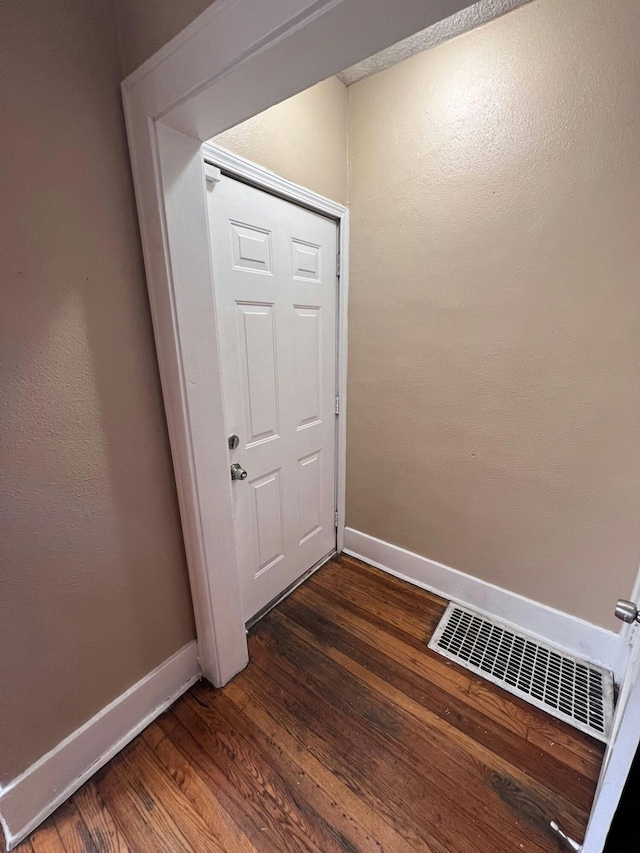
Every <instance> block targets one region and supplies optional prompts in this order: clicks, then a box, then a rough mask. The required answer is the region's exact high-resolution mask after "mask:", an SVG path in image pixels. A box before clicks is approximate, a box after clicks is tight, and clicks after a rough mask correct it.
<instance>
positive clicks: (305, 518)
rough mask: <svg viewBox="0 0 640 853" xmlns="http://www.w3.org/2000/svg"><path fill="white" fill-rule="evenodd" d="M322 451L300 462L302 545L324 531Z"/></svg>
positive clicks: (311, 454)
mask: <svg viewBox="0 0 640 853" xmlns="http://www.w3.org/2000/svg"><path fill="white" fill-rule="evenodd" d="M321 460H322V451H321V450H318V451H316V452H315V453H310V454H309V455H308V456H305V457H303V458H302V459H300V460H298V464H299V470H298V475H299V500H300V503H299V506H300V544H301V545H302V544H303V543H304V542H306V541H307V540H309V539H311V537H312V536H314V535H315V534H316V533H319V532H320V530H322V464H321Z"/></svg>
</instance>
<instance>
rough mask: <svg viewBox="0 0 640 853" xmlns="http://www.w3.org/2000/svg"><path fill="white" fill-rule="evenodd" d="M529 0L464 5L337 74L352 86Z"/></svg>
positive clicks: (504, 0)
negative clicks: (452, 13) (462, 7)
mask: <svg viewBox="0 0 640 853" xmlns="http://www.w3.org/2000/svg"><path fill="white" fill-rule="evenodd" d="M529 2H531V0H479V2H478V3H474V5H473V6H468V7H467V8H465V9H461V11H459V12H456V13H455V15H451V17H449V18H445V19H444V20H443V21H438V22H437V23H436V24H433V25H432V26H430V27H427V29H426V30H421V31H420V32H418V33H414V34H413V35H412V36H409V38H406V39H403V40H402V41H399V42H398V43H397V44H392V45H391V47H387V48H385V49H384V50H381V51H380V53H376V54H374V55H373V56H370V57H369V58H368V59H363V60H362V62H358V63H357V64H356V65H352V66H351V68H347V69H345V70H344V71H341V72H340V74H338V75H337V76H338V78H339V79H340V80H341V81H342V82H343V83H344V85H345V86H352V85H353V84H354V83H357V82H358V81H359V80H363V79H364V78H365V77H371V75H372V74H377V73H378V72H379V71H384V70H385V69H387V68H390V67H391V66H392V65H396V64H397V63H398V62H402V61H403V60H404V59H408V58H409V57H410V56H413V55H414V54H416V53H421V52H422V51H423V50H428V49H429V48H430V47H435V45H437V44H441V43H442V42H443V41H447V40H448V39H451V38H453V37H454V36H458V35H461V33H466V32H468V31H469V30H472V29H474V28H475V27H479V26H481V25H482V24H486V23H487V22H488V21H492V20H493V19H494V18H499V17H500V16H501V15H504V14H506V13H507V12H511V11H512V10H513V9H516V8H517V7H518V6H523V5H524V4H525V3H529Z"/></svg>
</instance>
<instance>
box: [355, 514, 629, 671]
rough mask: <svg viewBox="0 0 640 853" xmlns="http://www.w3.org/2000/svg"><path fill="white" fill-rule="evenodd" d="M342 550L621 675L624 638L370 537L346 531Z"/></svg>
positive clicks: (624, 663) (623, 665)
mask: <svg viewBox="0 0 640 853" xmlns="http://www.w3.org/2000/svg"><path fill="white" fill-rule="evenodd" d="M344 551H345V553H346V554H350V555H351V556H352V557H356V558H357V559H359V560H363V561H364V562H365V563H369V564H370V565H372V566H375V567H376V568H378V569H382V571H385V572H388V573H389V574H391V575H394V576H395V577H397V578H400V579H401V580H405V581H408V582H409V583H412V584H415V585H416V586H419V587H421V588H422V589H426V590H429V592H433V593H435V594H436V595H439V596H441V597H442V598H446V599H447V600H449V601H455V602H456V603H458V604H466V605H468V606H469V607H473V608H475V609H476V610H480V611H482V612H483V613H487V614H489V615H490V616H494V617H495V618H496V619H499V620H500V621H501V622H507V623H508V624H510V625H512V626H513V627H514V628H516V629H517V628H520V629H521V630H523V631H526V632H527V633H530V634H534V635H535V636H536V637H538V639H540V640H543V641H545V642H547V643H550V644H551V645H554V646H557V647H559V648H560V649H564V650H565V651H567V652H569V653H570V654H572V655H574V656H575V657H580V658H583V659H585V660H587V661H589V662H591V663H597V664H600V665H601V666H604V667H605V668H606V669H610V670H611V671H612V672H613V674H614V678H615V680H616V682H619V681H620V680H621V678H622V675H623V674H624V667H625V666H626V655H625V650H624V645H625V644H624V637H623V635H620V634H615V633H614V632H613V631H607V630H606V629H605V628H601V627H599V626H598V625H592V624H591V623H590V622H585V621H584V620H583V619H579V618H578V617H577V616H571V615H570V614H568V613H563V612H562V611H560V610H555V609H554V608H553V607H549V606H547V605H546V604H540V602H538V601H533V600H532V599H530V598H525V597H524V596H522V595H518V594H517V593H515V592H509V591H508V590H506V589H502V588H501V587H499V586H494V585H493V584H491V583H487V582H486V581H483V580H480V579H479V578H474V577H472V576H471V575H467V574H465V573H464V572H460V571H458V570H457V569H452V568H451V567H450V566H444V565H443V564H442V563H436V562H435V561H434V560H428V559H427V558H426V557H420V556H419V555H418V554H414V553H412V552H411V551H405V550H404V548H398V546H397V545H391V544H390V543H389V542H383V541H382V540H381V539H376V538H375V537H374V536H369V535H368V534H366V533H360V532H359V531H358V530H353V529H352V528H350V527H347V528H345V538H344Z"/></svg>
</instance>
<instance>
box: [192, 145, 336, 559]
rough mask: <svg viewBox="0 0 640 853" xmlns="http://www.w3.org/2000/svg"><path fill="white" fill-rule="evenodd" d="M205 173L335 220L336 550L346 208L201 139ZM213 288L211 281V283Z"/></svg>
mask: <svg viewBox="0 0 640 853" xmlns="http://www.w3.org/2000/svg"><path fill="white" fill-rule="evenodd" d="M202 154H203V157H204V161H205V172H206V173H207V180H209V177H208V170H209V169H212V168H215V169H216V170H220V169H222V170H223V171H225V172H227V173H228V174H229V175H232V176H234V177H236V178H240V179H242V180H243V181H246V182H247V183H249V184H252V185H253V186H255V187H257V188H258V189H261V190H265V191H266V192H270V193H273V194H274V195H277V196H279V197H280V198H284V199H286V200H287V201H291V202H293V203H294V204H299V205H302V206H303V207H306V208H309V210H313V211H315V212H316V213H321V214H322V215H323V216H328V217H330V218H331V219H335V220H336V222H337V223H338V252H339V253H340V277H339V281H338V289H337V296H338V299H337V306H338V318H337V319H338V323H337V341H336V345H337V349H338V352H337V355H338V358H337V377H336V386H337V389H336V393H337V394H338V396H339V397H340V414H339V415H338V416H337V433H336V510H337V512H338V526H337V528H336V540H337V543H336V547H337V550H338V552H340V551H342V548H343V546H344V525H345V503H346V479H347V447H346V445H347V341H348V337H347V335H348V333H347V314H348V310H347V308H348V304H349V208H347V207H345V206H344V205H343V204H339V203H338V202H336V201H332V200H331V199H329V198H325V196H323V195H319V193H315V192H313V191H312V190H309V189H307V188H306V187H302V186H300V185H299V184H294V183H293V182H292V181H289V180H287V179H286V178H283V177H281V176H280V175H278V174H276V173H275V172H272V171H270V170H269V169H265V168H264V167H263V166H259V165H258V164H257V163H252V162H251V161H250V160H246V159H245V158H244V157H240V156H239V155H238V154H234V153H233V152H231V151H228V150H227V149H226V148H223V147H222V146H220V145H214V144H213V143H211V142H205V144H204V145H203V146H202ZM214 287H215V284H214Z"/></svg>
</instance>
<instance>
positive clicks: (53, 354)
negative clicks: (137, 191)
mask: <svg viewBox="0 0 640 853" xmlns="http://www.w3.org/2000/svg"><path fill="white" fill-rule="evenodd" d="M0 38H1V39H2V49H1V50H0V56H1V59H0V64H1V68H0V80H1V81H2V87H3V92H2V96H1V98H0V101H1V103H2V111H1V116H2V118H1V119H0V121H2V123H3V124H4V127H3V128H2V129H1V130H0V139H1V140H2V165H1V169H2V176H1V184H2V195H1V197H0V234H2V245H3V250H2V260H1V267H0V268H1V270H2V273H1V279H0V280H1V282H2V310H1V311H0V326H1V328H0V362H1V363H2V370H1V372H0V433H1V439H0V479H1V483H0V493H1V495H2V497H1V506H0V525H1V530H0V543H1V544H0V548H1V555H0V784H2V783H6V782H7V781H9V780H10V779H11V778H13V777H14V776H16V775H17V774H18V773H19V772H20V771H22V770H24V769H25V768H26V767H27V766H28V765H29V764H31V763H32V762H33V761H34V760H36V759H37V758H39V757H40V756H41V755H43V753H45V752H46V751H47V750H49V749H50V748H51V747H53V746H54V745H55V744H56V743H58V742H59V741H60V740H61V739H62V738H64V737H65V736H66V735H68V734H69V733H70V732H71V731H72V730H74V729H75V728H77V727H78V726H79V725H81V724H82V723H83V722H85V720H87V719H88V718H89V717H90V716H92V715H93V714H94V713H96V712H97V711H99V710H100V709H101V708H102V707H103V706H104V705H106V704H107V703H108V702H110V701H111V700H112V699H114V698H115V697H116V696H118V695H119V694H120V693H122V692H123V691H124V690H126V689H127V688H128V687H129V686H130V685H131V684H133V683H134V682H135V681H136V680H138V679H139V678H141V677H142V676H144V675H145V674H146V673H148V672H149V671H150V670H151V669H153V668H154V667H155V666H157V665H158V664H160V663H161V662H162V661H163V660H165V659H166V658H167V657H169V656H170V655H171V654H172V653H173V652H175V651H176V650H177V649H178V648H180V647H181V646H182V645H183V644H184V643H186V642H188V641H189V640H190V639H191V638H193V636H194V630H193V624H192V615H191V606H190V599H189V592H188V583H187V576H186V570H185V560H184V556H183V547H182V540H181V532H180V525H179V519H178V511H177V506H176V499H175V492H174V483H173V477H172V470H171V464H170V458H169V449H168V446H167V438H166V429H165V421H164V415H163V409H162V403H161V397H160V388H159V383H158V375H157V367H156V361H155V354H154V347H153V341H152V334H151V327H150V320H149V311H148V305H147V300H146V290H145V282H144V275H143V270H142V263H141V257H140V249H139V238H138V230H137V222H136V215H135V208H134V202H133V195H132V187H131V180H130V174H129V166H128V157H127V150H126V142H125V136H124V126H123V117H122V112H121V105H120V94H119V81H120V67H119V56H118V48H117V42H116V33H115V14H114V9H113V8H112V7H111V6H110V4H109V3H105V2H103V0H65V2H60V0H55V2H54V0H34V2H30V3H9V4H5V6H4V7H3V15H2V33H1V36H0Z"/></svg>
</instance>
